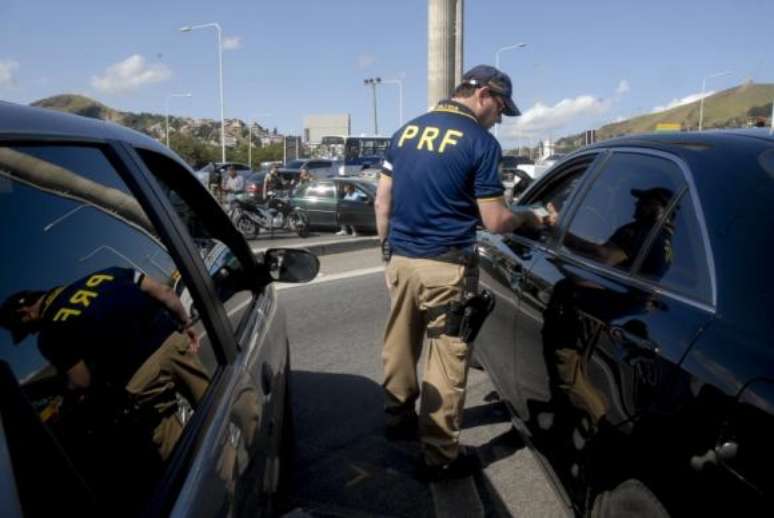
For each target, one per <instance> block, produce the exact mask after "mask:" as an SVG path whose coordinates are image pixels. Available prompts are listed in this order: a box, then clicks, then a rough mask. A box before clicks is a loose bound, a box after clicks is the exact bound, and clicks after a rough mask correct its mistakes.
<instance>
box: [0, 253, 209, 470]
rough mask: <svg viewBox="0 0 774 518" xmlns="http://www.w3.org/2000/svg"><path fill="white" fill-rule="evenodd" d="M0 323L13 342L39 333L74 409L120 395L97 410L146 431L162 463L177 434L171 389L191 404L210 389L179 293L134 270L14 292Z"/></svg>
mask: <svg viewBox="0 0 774 518" xmlns="http://www.w3.org/2000/svg"><path fill="white" fill-rule="evenodd" d="M0 325H2V326H3V327H5V328H7V329H8V330H9V331H10V332H11V334H12V338H13V341H14V343H15V344H18V343H19V342H20V341H22V340H23V339H24V338H25V337H26V336H27V335H28V334H38V349H39V350H40V353H41V354H42V355H43V356H44V357H45V358H46V359H47V360H48V361H49V362H50V363H51V364H52V365H53V366H54V367H55V368H56V370H57V371H58V373H60V374H61V375H63V376H65V378H66V382H67V388H68V391H67V393H66V394H65V401H66V402H68V405H69V407H70V408H72V409H73V410H75V409H76V408H77V407H78V406H79V405H82V406H84V407H86V406H89V405H90V400H100V401H104V399H105V394H107V393H110V394H121V396H123V397H115V398H112V399H111V401H112V402H113V403H114V406H119V407H120V408H109V409H108V408H104V406H99V408H98V410H97V411H99V412H105V413H112V415H114V416H115V415H123V416H124V418H125V419H127V420H129V421H130V422H132V423H134V424H137V425H139V426H141V427H142V428H143V429H145V430H147V433H148V435H151V436H152V440H153V443H154V445H155V447H156V450H157V451H158V454H159V457H160V459H161V460H166V459H167V458H168V457H169V455H170V453H171V452H172V449H173V447H174V445H175V443H176V442H177V440H178V438H179V437H180V434H181V433H182V425H181V423H180V421H179V420H178V417H177V414H176V411H177V399H176V392H180V393H181V394H182V395H183V396H184V397H185V398H186V399H187V400H188V401H189V403H190V404H191V405H192V406H194V407H195V406H196V404H197V403H198V401H199V400H200V399H201V398H202V396H203V395H204V392H205V391H206V390H207V386H208V385H209V375H208V374H207V371H206V369H205V368H204V366H203V365H202V363H201V361H200V360H199V357H198V355H197V350H198V339H197V336H196V334H195V333H194V331H193V329H192V328H191V321H190V320H189V317H188V314H187V313H186V311H185V309H184V308H183V305H182V303H181V302H180V300H179V299H178V297H177V295H175V293H174V291H173V290H172V289H171V288H170V287H168V286H166V285H163V284H161V283H159V282H157V281H155V280H153V279H151V278H150V277H147V276H145V275H144V274H142V273H140V272H137V271H135V270H130V269H125V268H118V267H113V268H107V269H105V270H101V271H98V272H94V273H92V274H90V275H87V276H86V277H84V278H82V279H80V280H77V281H75V282H73V283H72V284H69V285H67V286H59V287H56V288H53V289H51V290H49V291H47V292H44V291H23V292H19V293H15V294H13V295H11V296H10V297H8V298H7V299H6V300H5V302H4V303H3V305H2V308H1V309H0ZM92 403H93V401H92ZM91 406H94V405H93V404H92V405H91ZM92 417H93V416H92ZM102 418H103V419H106V418H107V417H106V416H102Z"/></svg>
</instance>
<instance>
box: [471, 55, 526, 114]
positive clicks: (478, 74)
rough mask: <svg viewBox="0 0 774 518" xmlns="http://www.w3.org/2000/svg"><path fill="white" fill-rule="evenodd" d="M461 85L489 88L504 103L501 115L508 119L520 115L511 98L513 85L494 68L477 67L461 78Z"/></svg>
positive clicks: (504, 74)
mask: <svg viewBox="0 0 774 518" xmlns="http://www.w3.org/2000/svg"><path fill="white" fill-rule="evenodd" d="M462 83H463V84H465V83H467V84H469V85H474V86H477V87H484V86H487V87H489V89H490V90H492V91H493V92H494V93H496V94H498V95H500V96H501V97H502V98H503V101H505V110H504V111H503V113H504V114H505V115H508V116H510V117H515V116H516V115H521V112H520V111H519V109H518V108H517V107H516V103H514V102H513V99H512V98H511V96H512V95H513V84H512V83H511V78H510V77H508V74H506V73H504V72H500V71H499V70H497V69H496V68H495V67H492V66H489V65H478V66H475V67H473V68H471V69H470V70H468V71H467V72H465V75H464V76H462Z"/></svg>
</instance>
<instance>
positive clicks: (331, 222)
mask: <svg viewBox="0 0 774 518" xmlns="http://www.w3.org/2000/svg"><path fill="white" fill-rule="evenodd" d="M348 185H351V186H352V187H353V189H354V190H355V193H356V198H357V199H353V200H347V199H344V197H345V194H346V193H345V187H346V186H348ZM375 198H376V184H375V183H374V182H372V181H369V180H362V179H357V178H352V177H342V178H329V179H326V180H314V181H312V182H310V183H309V184H308V185H306V186H303V187H301V188H299V189H296V190H295V192H294V193H293V197H292V199H291V202H292V203H293V206H295V207H299V208H300V209H301V210H303V211H304V213H305V214H306V215H307V216H308V217H309V223H310V228H317V229H323V230H336V229H338V228H339V227H340V226H341V225H348V226H351V227H354V229H355V230H356V231H357V232H376V213H375V212H374V199H375Z"/></svg>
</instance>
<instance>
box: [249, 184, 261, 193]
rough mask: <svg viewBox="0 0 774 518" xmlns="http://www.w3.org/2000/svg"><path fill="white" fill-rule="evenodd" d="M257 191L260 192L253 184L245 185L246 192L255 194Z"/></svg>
mask: <svg viewBox="0 0 774 518" xmlns="http://www.w3.org/2000/svg"><path fill="white" fill-rule="evenodd" d="M258 191H260V189H259V188H258V185H256V184H254V183H248V184H247V192H252V193H256V192H258Z"/></svg>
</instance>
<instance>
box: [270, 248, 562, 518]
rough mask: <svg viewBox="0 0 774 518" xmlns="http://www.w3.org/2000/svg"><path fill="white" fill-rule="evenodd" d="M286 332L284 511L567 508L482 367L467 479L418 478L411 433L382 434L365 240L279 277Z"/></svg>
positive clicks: (472, 408) (378, 333)
mask: <svg viewBox="0 0 774 518" xmlns="http://www.w3.org/2000/svg"><path fill="white" fill-rule="evenodd" d="M278 294H279V298H280V300H281V301H282V303H283V304H284V306H285V308H286V310H287V314H288V315H287V316H288V332H289V336H290V341H291V361H292V367H293V371H292V378H291V382H292V400H293V409H294V416H295V425H296V436H297V445H298V446H297V452H296V459H295V466H294V480H293V497H292V498H293V499H292V504H293V507H294V508H296V509H297V511H296V512H295V513H294V514H299V515H302V514H304V513H307V514H312V515H314V516H346V517H360V516H407V517H408V516H411V517H423V516H438V517H445V516H487V517H489V516H498V517H499V516H525V517H532V516H535V517H553V516H568V515H570V513H569V512H568V510H567V509H566V507H565V506H564V505H563V504H562V502H561V501H560V500H559V499H558V498H557V497H556V496H555V493H554V492H553V490H552V488H551V486H550V484H549V482H548V480H547V478H546V475H545V473H544V472H543V471H542V469H541V468H540V467H539V465H538V463H537V461H536V460H535V457H534V456H533V454H532V453H531V452H529V451H528V450H527V449H526V448H525V447H524V445H523V443H522V442H521V440H520V439H519V437H518V435H517V434H516V432H515V431H514V430H513V428H512V426H511V423H510V418H509V415H508V413H507V410H506V409H505V407H504V405H503V404H502V403H500V402H499V401H498V400H497V395H496V393H495V392H494V390H493V388H492V385H491V383H490V382H489V379H488V378H487V376H486V374H485V373H484V372H481V371H477V370H471V372H470V376H469V381H468V397H467V403H466V407H465V415H464V420H463V423H464V424H463V426H464V430H463V433H462V442H463V443H464V444H468V445H471V446H474V447H476V452H477V454H478V456H479V458H480V459H481V461H482V463H483V464H484V466H485V468H484V470H483V471H482V472H481V473H479V474H477V475H476V476H475V477H471V478H468V479H462V480H459V481H453V482H444V483H439V484H427V483H424V482H421V481H419V480H417V477H416V476H415V466H416V464H417V462H418V461H419V460H420V458H421V452H420V449H419V444H418V443H416V442H388V441H386V440H385V439H384V438H383V437H382V434H381V430H382V415H381V408H382V403H381V388H380V382H381V376H382V371H381V359H380V354H381V339H382V331H383V327H384V322H385V319H386V316H387V311H388V306H389V300H388V296H387V291H386V289H385V286H384V277H383V271H382V268H381V265H380V262H379V256H378V253H377V251H376V250H375V249H368V250H362V251H358V252H350V253H346V254H337V255H330V256H324V257H323V258H322V261H321V275H320V276H318V279H316V280H315V281H313V282H312V283H310V284H308V285H303V286H298V285H294V286H288V285H286V286H281V287H280V289H279V291H278Z"/></svg>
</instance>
